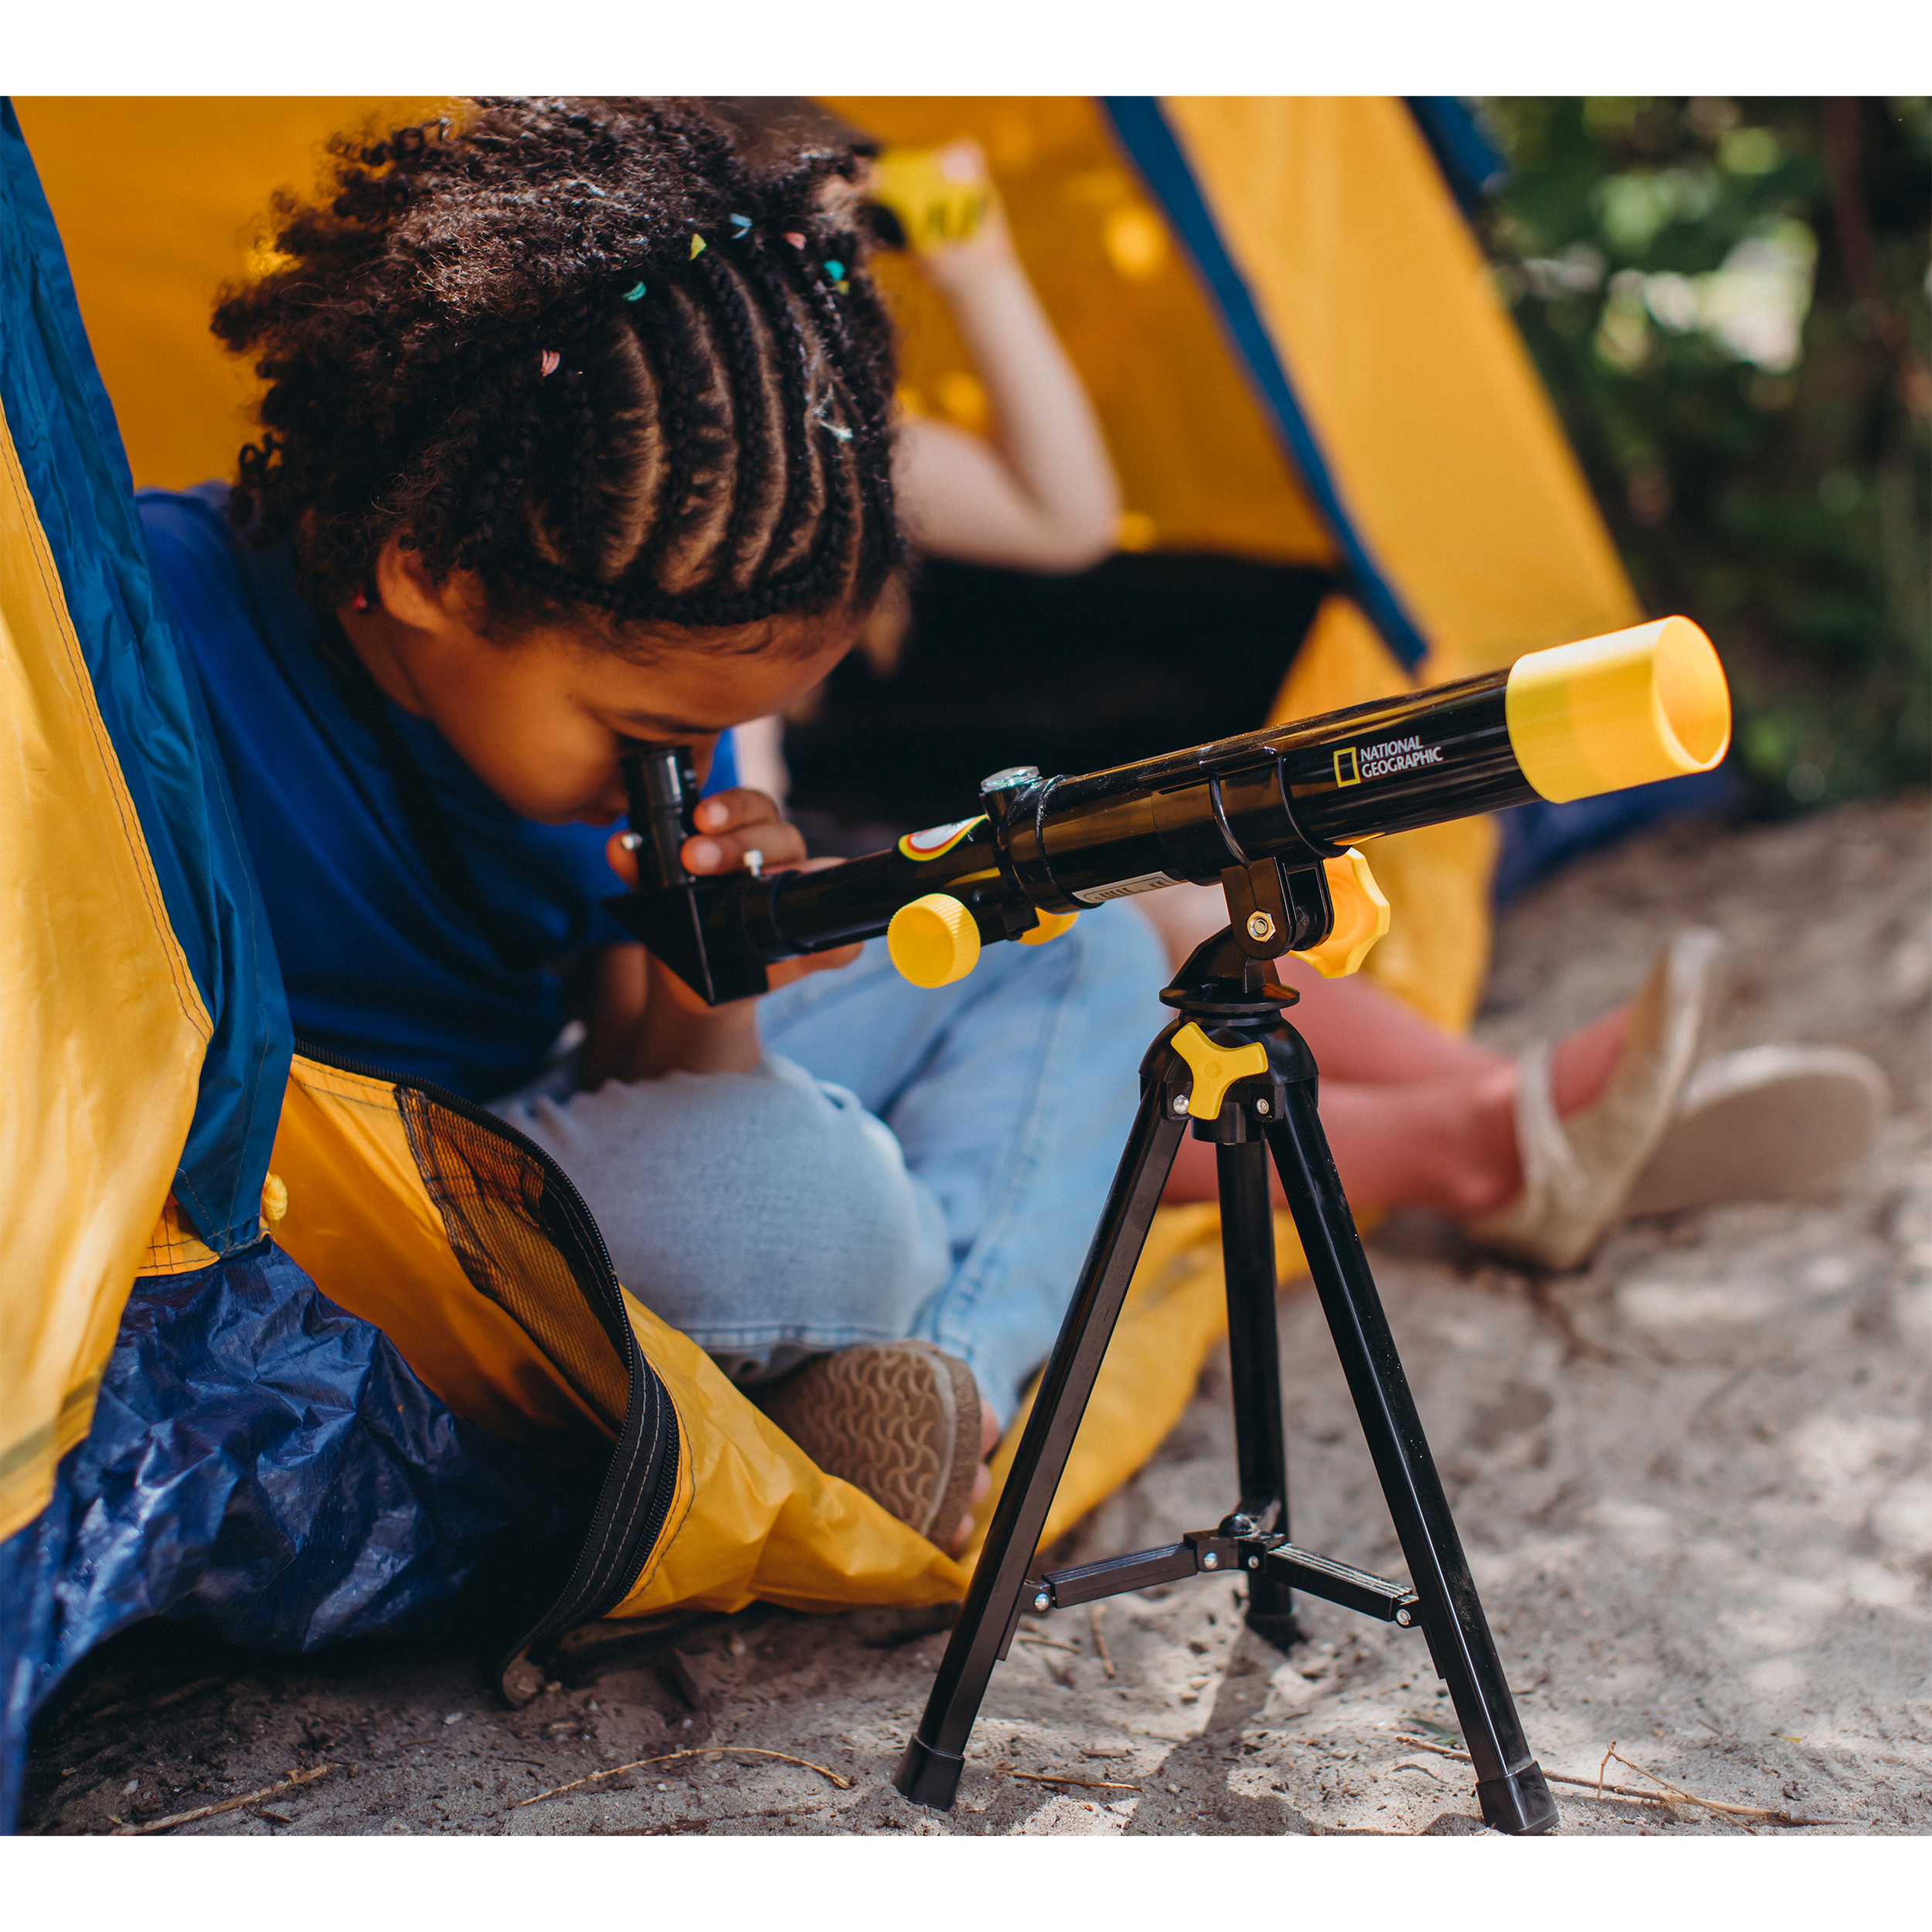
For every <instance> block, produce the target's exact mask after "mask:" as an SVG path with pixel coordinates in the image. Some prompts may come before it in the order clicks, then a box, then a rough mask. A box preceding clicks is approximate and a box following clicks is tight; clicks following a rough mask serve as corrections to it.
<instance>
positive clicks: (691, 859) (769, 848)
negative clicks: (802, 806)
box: [679, 818, 805, 872]
mask: <svg viewBox="0 0 1932 1932" xmlns="http://www.w3.org/2000/svg"><path fill="white" fill-rule="evenodd" d="M747 852H756V853H757V855H758V869H759V870H760V872H776V871H778V870H780V869H782V868H785V867H789V866H796V865H798V864H799V863H800V862H801V861H802V860H803V859H804V855H805V842H804V839H803V838H801V836H800V835H799V832H798V827H797V826H796V825H787V824H786V823H785V821H784V820H783V819H782V818H774V819H771V820H770V821H767V823H766V824H764V825H748V826H747V827H746V828H744V829H743V830H742V831H739V832H719V833H716V834H707V833H704V832H700V833H699V835H698V836H697V837H696V838H687V839H686V840H685V842H684V845H683V846H682V849H681V850H680V851H679V857H680V858H681V859H683V861H684V862H685V868H686V869H687V870H689V871H691V872H742V871H743V870H744V869H745V855H746V854H747Z"/></svg>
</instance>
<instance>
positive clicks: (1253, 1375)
mask: <svg viewBox="0 0 1932 1932" xmlns="http://www.w3.org/2000/svg"><path fill="white" fill-rule="evenodd" d="M1215 1168H1216V1175H1217V1176H1218V1178H1219V1182H1220V1187H1221V1266H1222V1270H1223V1273H1224V1274H1225V1275H1226V1278H1227V1296H1228V1358H1229V1367H1230V1373H1231V1375H1232V1377H1233V1385H1234V1458H1235V1467H1236V1470H1237V1471H1239V1473H1240V1484H1241V1500H1240V1504H1239V1505H1237V1507H1238V1509H1239V1510H1240V1514H1241V1515H1244V1516H1246V1517H1247V1518H1248V1519H1250V1521H1251V1522H1253V1523H1254V1524H1255V1525H1256V1526H1257V1527H1258V1528H1261V1529H1274V1530H1278V1531H1279V1532H1281V1535H1283V1536H1287V1533H1288V1459H1287V1451H1286V1449H1285V1448H1284V1446H1283V1443H1282V1437H1281V1354H1280V1347H1279V1344H1278V1343H1277V1341H1276V1338H1275V1329H1274V1213H1273V1211H1272V1209H1271V1206H1270V1202H1269V1200H1268V1155H1267V1148H1266V1147H1265V1146H1264V1145H1263V1144H1262V1143H1261V1142H1260V1141H1223V1142H1221V1143H1220V1144H1219V1145H1218V1146H1217V1147H1216V1148H1215ZM1270 1516H1272V1519H1273V1520H1272V1521H1270V1520H1268V1519H1269V1518H1270ZM1247 1625H1248V1628H1249V1629H1250V1630H1251V1631H1253V1632H1254V1633H1255V1634H1256V1635H1257V1637H1264V1638H1267V1641H1269V1642H1270V1644H1272V1645H1274V1647H1275V1648H1277V1650H1286V1649H1287V1648H1288V1647H1289V1646H1290V1645H1293V1644H1298V1643H1299V1642H1300V1641H1301V1630H1300V1628H1299V1627H1298V1625H1297V1624H1296V1623H1295V1621H1294V1591H1293V1590H1291V1588H1290V1587H1289V1586H1288V1585H1287V1583H1285V1582H1284V1581H1283V1580H1281V1578H1280V1577H1267V1576H1262V1575H1250V1577H1249V1578H1248V1607H1247Z"/></svg>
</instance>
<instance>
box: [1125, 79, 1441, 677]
mask: <svg viewBox="0 0 1932 1932" xmlns="http://www.w3.org/2000/svg"><path fill="white" fill-rule="evenodd" d="M1100 104H1101V106H1102V107H1103V108H1104V110H1105V111H1106V114H1107V119H1108V121H1110V122H1111V124H1112V125H1113V128H1114V134H1115V135H1116V136H1117V138H1118V139H1119V141H1120V143H1121V146H1122V147H1123V148H1124V149H1125V150H1126V151H1127V154H1128V158H1129V159H1130V160H1131V161H1132V162H1133V163H1134V166H1135V167H1136V168H1138V169H1139V171H1140V173H1141V179H1143V180H1144V181H1145V182H1146V184H1147V187H1148V192H1149V193H1150V194H1151V195H1152V196H1153V197H1154V199H1155V200H1156V201H1157V202H1158V203H1159V204H1160V206H1161V209H1162V212H1163V213H1165V215H1166V216H1167V219H1168V226H1170V227H1172V230H1173V231H1174V233H1175V235H1177V236H1179V238H1180V241H1181V243H1182V247H1185V249H1186V250H1187V251H1188V253H1189V255H1191V256H1192V257H1193V260H1194V265H1195V267H1196V271H1197V272H1198V273H1199V275H1200V277H1201V279H1202V281H1203V282H1204V283H1205V284H1206V287H1207V293H1208V299H1209V302H1210V303H1211V304H1212V305H1213V308H1214V311H1215V313H1216V315H1219V318H1220V320H1221V325H1222V326H1223V328H1225V329H1226V331H1227V335H1228V339H1229V342H1230V345H1232V346H1233V350H1234V352H1235V355H1236V357H1237V358H1238V359H1240V362H1241V364H1242V366H1243V368H1245V369H1247V375H1248V379H1249V381H1250V383H1253V385H1254V389H1255V393H1256V394H1257V396H1258V397H1259V398H1260V403H1261V406H1262V409H1263V410H1264V412H1265V413H1266V414H1267V417H1268V419H1269V420H1270V421H1271V422H1272V423H1274V427H1275V433H1276V434H1277V435H1278V436H1279V437H1281V440H1282V443H1283V444H1284V446H1285V447H1286V449H1287V455H1288V460H1289V462H1290V463H1291V465H1292V467H1293V468H1294V471H1295V473H1296V474H1297V475H1298V476H1299V477H1300V478H1301V481H1302V483H1303V484H1304V485H1305V487H1306V488H1307V489H1308V494H1309V495H1311V497H1312V498H1314V499H1315V503H1316V505H1317V506H1318V508H1319V509H1320V510H1321V514H1322V516H1323V518H1324V519H1325V521H1326V522H1327V524H1328V529H1329V531H1330V532H1331V533H1332V535H1333V536H1334V538H1335V542H1336V543H1337V544H1338V546H1340V548H1341V550H1342V555H1343V556H1345V558H1346V559H1347V560H1348V564H1349V590H1350V591H1351V593H1352V594H1353V596H1354V597H1355V600H1356V601H1357V602H1358V603H1359V604H1360V605H1361V606H1362V609H1363V610H1364V611H1366V613H1367V614H1368V616H1369V621H1371V622H1372V624H1374V625H1375V627H1376V629H1377V630H1378V631H1380V632H1381V634H1382V637H1383V641H1384V642H1385V643H1386V644H1387V645H1388V646H1389V649H1390V650H1391V651H1393V652H1394V653H1395V655H1396V657H1397V658H1400V660H1401V661H1402V662H1403V665H1405V666H1406V667H1407V668H1409V669H1410V670H1413V669H1414V668H1415V667H1416V666H1417V665H1418V664H1420V662H1422V660H1423V658H1425V657H1426V656H1427V655H1428V651H1429V645H1428V641H1427V639H1426V638H1424V637H1423V634H1422V630H1421V628H1420V625H1419V624H1417V622H1416V621H1415V619H1414V618H1413V617H1412V616H1411V615H1410V613H1409V611H1408V610H1407V609H1406V607H1405V606H1404V604H1403V601H1402V599H1401V597H1400V596H1399V595H1398V594H1397V593H1396V588H1395V586H1394V585H1393V583H1391V582H1390V580H1389V576H1388V573H1386V571H1385V570H1383V568H1382V566H1381V565H1380V563H1379V562H1378V561H1377V560H1376V557H1375V556H1374V555H1373V554H1372V552H1371V551H1370V549H1369V546H1368V543H1366V540H1365V539H1364V538H1363V537H1362V533H1361V532H1360V531H1359V529H1356V527H1355V522H1354V520H1353V519H1352V518H1351V517H1350V515H1349V511H1348V506H1347V505H1345V503H1344V502H1343V501H1342V494H1341V492H1340V491H1339V490H1338V488H1337V487H1336V485H1335V478H1334V477H1333V475H1332V474H1331V473H1330V471H1329V468H1328V461H1327V458H1326V457H1325V456H1324V455H1323V454H1322V451H1321V446H1320V444H1318V442H1317V441H1316V440H1315V432H1314V430H1313V429H1312V428H1311V427H1310V425H1309V423H1308V417H1306V415H1304V413H1303V411H1302V409H1301V403H1299V402H1298V400H1296V397H1295V393H1294V383H1293V381H1292V380H1291V377H1290V375H1289V372H1288V370H1287V367H1286V366H1284V363H1283V362H1282V360H1281V354H1280V352H1279V351H1278V350H1277V348H1276V346H1275V344H1274V340H1273V338H1271V337H1270V335H1269V333H1268V331H1267V325H1266V324H1264V322H1263V321H1262V320H1261V316H1260V311H1259V310H1258V309H1257V308H1256V307H1255V304H1254V297H1253V293H1252V291H1250V289H1249V287H1248V285H1247V280H1246V279H1245V277H1243V275H1242V274H1241V271H1240V269H1239V268H1238V267H1236V265H1235V262H1234V258H1233V256H1231V255H1230V253H1229V252H1228V247H1227V243H1226V241H1225V240H1223V237H1222V235H1221V231H1220V228H1219V225H1218V224H1217V223H1216V221H1215V219H1214V216H1213V211H1212V210H1211V209H1209V206H1208V204H1207V200H1206V196H1203V195H1202V192H1201V186H1200V184H1199V182H1197V181H1196V179H1194V172H1193V170H1192V168H1190V167H1189V165H1188V160H1187V156H1186V155H1185V152H1184V151H1182V147H1181V144H1180V142H1179V140H1178V139H1177V138H1175V133H1174V130H1173V128H1172V127H1171V126H1169V124H1168V119H1167V117H1166V115H1165V114H1163V113H1162V111H1161V104H1160V102H1159V101H1158V100H1157V99H1155V98H1154V97H1152V96H1151V95H1144V94H1116V95H1109V96H1106V97H1103V99H1102V100H1101V103H1100Z"/></svg>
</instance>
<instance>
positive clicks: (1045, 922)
mask: <svg viewBox="0 0 1932 1932" xmlns="http://www.w3.org/2000/svg"><path fill="white" fill-rule="evenodd" d="M1079 917H1080V914H1079V913H1041V914H1040V916H1039V924H1038V925H1037V926H1036V927H1034V928H1033V930H1032V931H1031V932H1030V933H1022V934H1020V936H1019V943H1020V944H1022V946H1044V945H1045V944H1046V943H1047V941H1048V940H1053V939H1058V938H1059V937H1060V934H1062V933H1064V932H1068V931H1070V930H1072V928H1073V922H1074V920H1077V918H1079Z"/></svg>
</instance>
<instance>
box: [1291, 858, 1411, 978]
mask: <svg viewBox="0 0 1932 1932" xmlns="http://www.w3.org/2000/svg"><path fill="white" fill-rule="evenodd" d="M1321 869H1322V871H1323V872H1325V873H1326V874H1327V875H1328V896H1329V897H1330V898H1331V899H1332V900H1334V901H1335V930H1333V931H1332V932H1331V933H1330V934H1328V937H1327V938H1326V939H1325V940H1322V942H1321V944H1320V945H1319V946H1311V947H1309V948H1308V951H1306V952H1305V953H1297V954H1295V957H1296V958H1297V959H1305V960H1306V961H1308V964H1310V965H1311V966H1312V967H1313V968H1315V971H1317V972H1318V973H1319V974H1320V975H1321V977H1322V978H1324V979H1343V978H1346V977H1347V976H1348V975H1349V974H1350V973H1352V972H1354V971H1356V970H1357V969H1358V968H1359V967H1360V966H1361V964H1362V961H1364V960H1365V959H1366V958H1367V957H1369V948H1370V947H1372V946H1373V945H1374V944H1375V943H1376V940H1378V939H1380V938H1382V937H1383V935H1384V934H1386V933H1387V931H1388V930H1389V902H1388V900H1386V899H1385V898H1383V896H1382V888H1381V887H1380V886H1378V885H1377V884H1376V876H1375V874H1374V873H1373V872H1371V871H1369V862H1368V860H1367V859H1364V858H1363V857H1362V855H1361V853H1360V852H1357V851H1356V850H1355V848H1354V846H1352V845H1351V846H1350V847H1349V849H1348V850H1347V851H1346V852H1344V853H1343V854H1342V856H1341V857H1340V858H1339V859H1324V860H1323V861H1322V862H1321Z"/></svg>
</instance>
